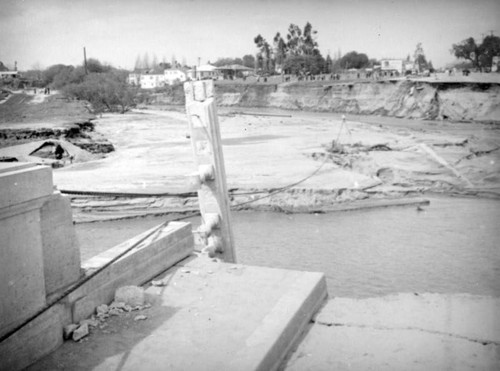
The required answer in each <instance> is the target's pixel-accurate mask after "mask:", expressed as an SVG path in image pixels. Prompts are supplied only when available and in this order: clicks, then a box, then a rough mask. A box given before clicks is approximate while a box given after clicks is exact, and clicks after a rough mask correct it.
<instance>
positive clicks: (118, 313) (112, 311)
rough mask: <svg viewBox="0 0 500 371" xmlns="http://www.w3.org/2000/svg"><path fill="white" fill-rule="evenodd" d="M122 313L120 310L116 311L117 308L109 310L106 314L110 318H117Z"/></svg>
mask: <svg viewBox="0 0 500 371" xmlns="http://www.w3.org/2000/svg"><path fill="white" fill-rule="evenodd" d="M122 313H123V311H122V310H121V309H118V308H112V309H110V310H109V312H108V314H109V315H110V316H119V315H120V314H122Z"/></svg>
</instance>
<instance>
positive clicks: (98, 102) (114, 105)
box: [63, 70, 137, 113]
mask: <svg viewBox="0 0 500 371" xmlns="http://www.w3.org/2000/svg"><path fill="white" fill-rule="evenodd" d="M63 91H64V92H65V93H66V94H68V95H70V96H73V97H75V98H78V99H82V100H86V101H88V102H89V103H90V104H92V107H93V108H94V110H95V111H96V112H103V111H108V112H121V113H124V112H126V111H127V110H129V109H130V108H131V107H133V106H134V105H135V102H134V98H135V96H136V94H137V89H136V88H133V87H131V86H128V84H127V82H126V80H125V78H124V76H123V74H122V73H120V72H119V71H116V70H115V71H110V72H103V73H91V74H89V75H87V76H85V77H84V79H83V81H82V82H81V83H70V84H68V85H66V86H64V88H63Z"/></svg>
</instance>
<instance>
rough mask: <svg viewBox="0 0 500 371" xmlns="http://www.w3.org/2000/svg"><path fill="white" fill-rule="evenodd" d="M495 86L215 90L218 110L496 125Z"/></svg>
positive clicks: (386, 84) (385, 84) (499, 107)
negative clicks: (304, 112) (249, 109)
mask: <svg viewBox="0 0 500 371" xmlns="http://www.w3.org/2000/svg"><path fill="white" fill-rule="evenodd" d="M499 93H500V86H499V85H497V84H467V85H464V84H461V83H457V84H450V83H446V84H444V83H427V82H415V81H399V82H396V81H381V82H375V83H374V82H371V83H337V84H329V85H327V84H325V85H322V86H318V85H309V86H308V85H300V84H297V83H291V84H280V85H246V86H243V85H241V86H219V87H218V88H217V94H218V104H219V105H221V106H233V105H236V106H244V107H273V108H282V109H290V110H307V111H319V112H342V113H350V114H362V115H381V116H391V117H399V118H415V119H431V120H436V119H449V120H452V121H500V103H499V100H498V95H499Z"/></svg>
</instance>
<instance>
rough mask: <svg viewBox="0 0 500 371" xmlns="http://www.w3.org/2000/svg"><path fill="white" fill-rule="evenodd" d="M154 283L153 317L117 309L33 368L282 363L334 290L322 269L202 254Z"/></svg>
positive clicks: (184, 367)
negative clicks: (101, 324) (272, 265)
mask: <svg viewBox="0 0 500 371" xmlns="http://www.w3.org/2000/svg"><path fill="white" fill-rule="evenodd" d="M161 281H162V282H163V283H164V284H165V286H150V287H149V288H148V289H147V291H146V292H147V298H148V301H149V302H150V303H152V307H151V308H149V309H147V310H143V311H142V312H141V314H143V315H145V316H147V319H146V320H141V321H137V320H136V321H134V316H136V315H137V312H133V313H134V314H132V313H130V316H129V317H123V318H119V317H111V318H109V319H108V321H107V322H109V323H107V326H106V327H105V328H104V329H100V328H96V329H95V330H93V333H92V334H91V335H90V336H89V337H88V338H87V339H88V340H86V341H84V342H81V343H75V342H71V341H68V342H65V343H64V344H63V346H62V347H61V348H59V349H58V350H57V351H56V352H54V353H53V354H51V355H49V356H48V357H46V358H44V359H42V360H41V361H39V362H38V363H36V364H35V365H33V366H32V367H31V368H30V370H45V369H51V370H60V369H72V370H79V369H81V370H83V369H87V370H88V369H93V370H110V369H120V370H275V369H277V368H278V367H279V366H280V364H282V362H283V360H284V358H285V357H286V355H287V354H288V353H290V351H291V349H292V348H293V347H294V346H296V345H297V344H298V342H299V341H300V339H301V338H302V335H303V333H304V330H305V329H307V326H308V324H309V323H310V320H311V318H312V316H313V315H314V313H315V312H317V311H318V309H319V308H320V307H321V305H322V304H323V302H324V301H325V299H326V297H327V289H326V283H325V278H324V275H323V274H322V273H313V272H299V271H291V270H283V269H272V268H263V267H253V266H244V265H237V264H226V263H220V262H214V261H212V260H210V259H207V258H204V257H196V258H193V259H191V260H189V261H184V262H183V263H182V264H179V265H176V266H174V267H173V268H171V269H170V270H169V271H167V272H166V274H164V276H163V277H161Z"/></svg>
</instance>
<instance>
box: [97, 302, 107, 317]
mask: <svg viewBox="0 0 500 371" xmlns="http://www.w3.org/2000/svg"><path fill="white" fill-rule="evenodd" d="M108 310H109V307H108V306H107V305H106V304H102V305H99V306H98V307H97V308H96V309H95V311H96V313H97V315H103V314H106V313H108Z"/></svg>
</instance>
